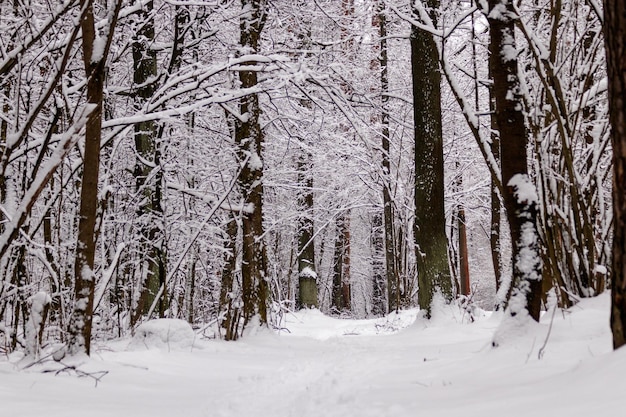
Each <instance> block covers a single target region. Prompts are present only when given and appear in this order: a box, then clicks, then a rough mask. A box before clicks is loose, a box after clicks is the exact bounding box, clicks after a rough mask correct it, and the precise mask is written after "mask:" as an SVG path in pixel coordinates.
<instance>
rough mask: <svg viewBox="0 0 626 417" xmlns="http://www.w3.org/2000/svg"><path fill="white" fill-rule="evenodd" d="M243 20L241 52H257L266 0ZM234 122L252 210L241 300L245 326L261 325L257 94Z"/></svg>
mask: <svg viewBox="0 0 626 417" xmlns="http://www.w3.org/2000/svg"><path fill="white" fill-rule="evenodd" d="M241 6H242V14H241V18H240V19H241V20H240V24H239V27H240V41H239V44H240V50H239V51H238V53H239V54H240V55H244V56H245V55H247V54H258V53H259V51H260V49H261V48H260V41H261V32H262V30H263V26H264V24H265V20H266V19H267V7H268V5H267V2H266V0H243V1H242V2H241ZM254 65H255V62H248V63H244V65H243V66H244V67H247V68H245V69H242V70H240V71H239V82H240V84H241V88H243V89H248V88H254V87H256V86H257V84H258V77H257V72H256V69H255V68H254ZM239 114H241V115H242V117H241V118H237V119H236V122H235V142H236V144H237V147H238V149H237V153H238V157H239V159H240V161H241V164H242V165H243V166H242V167H241V171H240V173H239V178H238V184H239V187H240V189H241V192H242V195H243V199H244V202H245V204H248V205H249V206H250V207H251V211H247V210H244V211H243V258H242V267H241V274H242V291H243V294H242V299H243V318H244V326H245V325H246V324H248V323H249V322H250V320H251V319H252V317H253V316H254V315H256V314H258V315H259V316H260V317H259V318H260V322H261V324H265V323H267V302H268V296H269V291H268V283H267V255H266V248H265V242H264V240H263V239H264V238H263V235H264V230H263V156H262V152H263V131H262V130H261V125H260V123H259V117H260V114H261V109H260V107H259V95H258V93H251V94H248V95H246V96H244V97H242V98H241V99H240V101H239Z"/></svg>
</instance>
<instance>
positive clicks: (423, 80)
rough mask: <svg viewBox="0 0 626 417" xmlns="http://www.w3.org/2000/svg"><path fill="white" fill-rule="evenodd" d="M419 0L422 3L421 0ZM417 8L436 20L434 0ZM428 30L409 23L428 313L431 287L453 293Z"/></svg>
mask: <svg viewBox="0 0 626 417" xmlns="http://www.w3.org/2000/svg"><path fill="white" fill-rule="evenodd" d="M420 6H421V5H420ZM423 6H425V8H427V9H428V10H429V11H428V12H427V11H426V10H425V8H421V10H420V9H417V8H416V10H415V14H416V16H418V18H419V20H420V21H421V22H425V21H426V20H427V19H428V20H429V21H430V22H432V24H433V26H434V24H435V22H437V15H436V13H437V10H438V8H439V1H438V0H429V1H427V2H424V3H423ZM437 48H438V47H437V43H436V41H435V37H434V35H433V34H432V33H430V32H428V31H426V30H425V29H424V28H422V27H418V26H416V25H412V26H411V71H412V76H413V118H414V122H413V123H414V126H415V225H414V235H415V245H416V249H415V250H416V255H415V256H416V258H417V273H418V281H419V292H418V301H419V306H420V308H422V309H425V310H427V311H428V315H430V311H431V310H430V309H431V304H432V300H433V296H434V294H435V293H437V292H439V293H441V294H442V295H443V297H444V298H445V299H446V300H451V299H452V296H453V295H452V277H451V274H450V266H449V263H448V241H447V237H446V217H445V208H444V170H443V133H442V126H441V120H442V119H441V71H440V67H439V52H438V49H437Z"/></svg>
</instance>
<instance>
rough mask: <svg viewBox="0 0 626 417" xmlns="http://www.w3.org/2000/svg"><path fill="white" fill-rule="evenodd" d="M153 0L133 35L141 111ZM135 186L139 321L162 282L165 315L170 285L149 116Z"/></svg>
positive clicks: (142, 127)
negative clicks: (137, 232) (137, 205)
mask: <svg viewBox="0 0 626 417" xmlns="http://www.w3.org/2000/svg"><path fill="white" fill-rule="evenodd" d="M153 8H154V5H153V2H152V1H149V2H147V3H146V4H145V8H142V9H141V10H140V11H138V12H137V16H138V24H139V30H138V31H137V33H136V34H135V38H134V39H133V44H132V50H133V69H134V71H133V82H134V84H135V92H134V97H133V99H134V105H135V109H136V110H137V111H141V109H142V107H143V106H144V104H145V103H146V102H147V101H148V100H150V98H151V97H152V95H153V94H154V91H155V82H156V76H157V74H158V72H157V56H156V50H155V49H154V48H153V45H152V43H153V42H154V36H155V34H154V18H153ZM134 129H135V149H136V151H137V158H136V161H135V171H134V176H135V187H136V191H137V193H138V194H139V195H140V196H141V204H140V206H139V209H138V211H137V215H138V217H139V224H140V226H139V227H140V230H139V239H140V240H139V245H140V250H139V253H141V254H142V256H143V259H141V267H140V279H141V281H142V283H141V294H140V296H139V302H138V305H137V311H136V313H135V315H134V317H135V320H134V321H136V320H137V319H138V318H139V315H141V314H147V313H148V312H149V311H150V307H151V306H152V304H153V303H154V301H155V297H156V296H157V294H159V292H160V288H161V287H162V286H163V288H164V291H162V292H161V297H160V299H159V305H158V312H159V317H164V315H165V310H166V309H167V288H166V286H165V284H166V283H165V280H166V277H165V275H166V273H165V265H166V260H165V250H164V248H163V244H164V236H163V234H164V230H163V221H162V218H163V207H162V205H161V184H160V182H161V179H162V173H161V169H160V167H159V165H160V161H159V159H160V143H158V142H159V141H158V133H157V130H158V129H157V124H156V122H155V121H154V120H147V121H143V122H139V123H137V124H135V127H134Z"/></svg>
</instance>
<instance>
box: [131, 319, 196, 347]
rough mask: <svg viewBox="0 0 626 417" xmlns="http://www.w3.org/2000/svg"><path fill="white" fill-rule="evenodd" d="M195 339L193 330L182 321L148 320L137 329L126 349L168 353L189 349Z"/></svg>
mask: <svg viewBox="0 0 626 417" xmlns="http://www.w3.org/2000/svg"><path fill="white" fill-rule="evenodd" d="M195 337H196V335H195V333H194V331H193V329H192V328H191V326H190V325H189V323H187V322H186V321H184V320H179V319H157V320H150V321H147V322H145V323H143V324H142V325H140V326H139V327H137V330H136V331H135V335H134V336H133V338H132V340H131V341H130V344H129V345H128V349H129V350H144V349H163V350H168V351H170V350H184V349H190V348H191V347H192V346H193V342H194V340H195Z"/></svg>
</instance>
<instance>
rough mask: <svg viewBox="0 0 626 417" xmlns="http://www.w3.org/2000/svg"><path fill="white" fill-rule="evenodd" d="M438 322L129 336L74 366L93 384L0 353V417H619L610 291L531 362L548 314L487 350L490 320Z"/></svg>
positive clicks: (293, 320) (561, 320) (298, 320)
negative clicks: (24, 366)
mask: <svg viewBox="0 0 626 417" xmlns="http://www.w3.org/2000/svg"><path fill="white" fill-rule="evenodd" d="M407 314H408V313H405V316H403V317H402V319H403V320H401V321H404V322H405V323H406V321H407V320H408V319H410V317H408V315H407ZM443 316H444V317H440V318H439V319H435V320H433V321H432V322H424V321H418V322H416V323H415V324H413V325H411V326H410V327H408V328H406V329H404V330H403V331H401V332H399V333H396V334H386V335H376V332H377V328H376V326H375V325H376V323H377V322H376V321H374V320H370V321H353V320H349V321H348V320H336V319H331V318H328V317H324V316H322V315H321V314H320V313H318V312H316V311H309V312H303V313H299V314H298V316H297V317H293V316H290V317H289V318H288V321H287V323H286V324H285V326H286V327H287V328H289V329H290V330H291V334H288V333H286V332H284V333H282V334H281V335H280V336H278V335H274V334H269V333H264V334H257V335H254V336H250V337H248V338H246V339H244V340H241V341H238V342H236V343H226V342H220V341H198V342H197V343H196V346H195V347H194V349H193V351H191V352H190V351H172V352H167V351H162V350H149V351H125V350H124V348H125V346H126V344H127V342H125V343H123V342H116V343H114V344H109V345H107V346H102V347H101V348H100V349H99V351H98V354H97V355H95V357H94V360H92V361H89V362H88V363H85V364H83V365H81V369H83V370H104V369H106V370H108V371H109V374H108V375H106V376H105V377H104V378H103V379H102V381H101V382H100V383H99V384H98V387H97V388H96V387H94V382H93V380H90V379H89V378H76V377H75V376H69V375H59V376H53V375H51V374H42V373H40V372H39V371H35V370H32V368H31V370H29V371H20V372H18V371H17V370H16V368H17V365H16V364H15V363H14V362H15V360H14V359H13V358H9V361H7V359H6V358H5V359H2V360H0V416H1V417H4V416H12V417H17V416H29V417H30V416H46V417H72V416H83V417H84V416H89V417H91V416H93V417H98V416H115V417H124V416H129V417H130V416H132V417H143V416H146V417H148V416H150V417H160V416H163V417H165V416H172V417H178V416H182V417H196V416H197V417H200V416H207V417H208V416H210V417H235V416H237V417H239V416H241V417H244V416H273V417H274V416H277V417H282V416H285V417H287V416H294V417H295V416H298V417H308V416H310V417H313V416H324V417H330V416H341V417H350V416H359V417H367V416H376V417H384V416H394V417H398V416H400V417H402V416H407V417H408V416H411V417H414V416H422V415H423V416H428V417H437V416H469V417H473V416H476V417H478V416H480V417H485V416H501V415H505V416H508V417H515V416H524V417H528V416H540V417H541V416H547V415H559V416H581V417H582V416H585V417H589V416H608V415H621V414H620V412H621V411H619V410H622V409H623V407H622V405H621V397H622V396H623V393H624V389H625V388H626V380H625V379H624V378H623V376H622V375H624V373H625V372H626V351H624V352H617V353H611V352H610V350H611V346H610V332H609V329H608V297H606V296H602V297H600V298H599V299H596V300H590V301H587V302H585V303H584V304H583V306H582V307H577V308H575V309H574V310H573V311H572V312H571V313H569V312H568V313H565V314H561V313H558V314H557V315H556V317H555V321H554V327H553V329H552V334H551V336H550V340H549V342H548V345H547V348H546V352H545V355H544V357H543V358H542V359H541V360H539V359H538V356H537V353H538V350H539V348H540V346H541V345H542V344H543V340H544V337H545V332H547V329H548V323H549V318H546V321H545V323H544V324H543V325H542V326H541V328H539V329H538V330H537V332H536V333H534V334H533V335H528V336H527V337H526V338H524V339H522V340H517V341H516V342H515V343H512V344H511V345H506V346H501V347H499V348H497V349H492V348H491V347H490V340H491V336H492V335H493V332H494V330H495V327H496V326H497V324H498V319H497V318H496V317H491V318H482V319H480V320H478V321H477V322H476V323H472V324H460V321H461V318H460V317H455V318H454V317H452V314H450V317H445V314H443ZM380 323H381V321H378V324H380ZM12 362H13V363H12ZM39 370H40V369H39Z"/></svg>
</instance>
